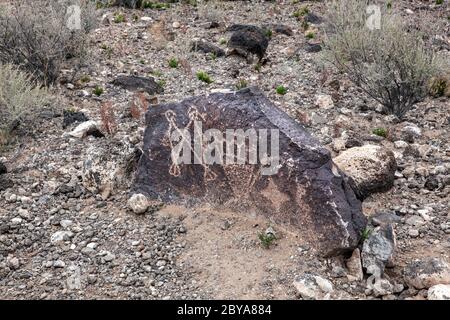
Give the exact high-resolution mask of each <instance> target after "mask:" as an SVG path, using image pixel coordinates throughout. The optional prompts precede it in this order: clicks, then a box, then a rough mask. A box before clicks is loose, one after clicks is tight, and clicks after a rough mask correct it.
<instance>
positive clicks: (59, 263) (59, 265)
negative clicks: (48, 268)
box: [53, 260, 66, 268]
mask: <svg viewBox="0 0 450 320" xmlns="http://www.w3.org/2000/svg"><path fill="white" fill-rule="evenodd" d="M65 266H66V264H65V262H64V261H62V260H56V261H55V262H53V267H54V268H64V267H65Z"/></svg>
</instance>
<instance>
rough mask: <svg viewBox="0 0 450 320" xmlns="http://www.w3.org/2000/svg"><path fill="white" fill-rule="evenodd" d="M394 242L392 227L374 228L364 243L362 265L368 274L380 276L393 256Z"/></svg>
mask: <svg viewBox="0 0 450 320" xmlns="http://www.w3.org/2000/svg"><path fill="white" fill-rule="evenodd" d="M395 246H396V241H395V233H394V228H393V227H392V225H383V226H380V227H377V228H375V229H374V230H373V231H372V232H371V233H370V236H369V238H368V239H367V240H366V241H364V244H363V249H362V254H361V258H362V265H363V267H364V268H365V269H366V272H367V273H368V274H373V275H378V276H381V275H382V274H383V272H384V268H385V266H386V264H387V263H388V262H390V261H391V260H392V258H393V256H394V251H395Z"/></svg>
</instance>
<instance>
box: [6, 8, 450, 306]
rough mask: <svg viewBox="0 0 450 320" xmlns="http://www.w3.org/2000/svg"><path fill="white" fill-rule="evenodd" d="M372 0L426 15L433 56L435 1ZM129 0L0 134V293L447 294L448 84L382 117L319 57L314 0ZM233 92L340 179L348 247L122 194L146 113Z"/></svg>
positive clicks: (255, 221) (440, 46) (449, 23)
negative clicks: (263, 108) (300, 137)
mask: <svg viewBox="0 0 450 320" xmlns="http://www.w3.org/2000/svg"><path fill="white" fill-rule="evenodd" d="M389 3H390V2H389ZM390 6H391V9H392V10H394V11H395V13H397V14H398V15H399V16H401V17H403V18H405V19H407V20H408V21H410V23H411V24H412V25H414V24H416V25H419V26H427V27H428V26H431V25H433V26H434V25H435V26H437V28H436V29H433V30H431V31H428V32H430V33H429V34H428V40H429V41H428V42H429V45H430V46H432V47H433V48H434V50H435V51H437V52H438V53H439V54H440V55H441V56H442V57H444V60H446V61H447V62H449V61H450V20H449V19H450V6H449V2H448V1H447V0H444V1H442V3H440V2H439V1H418V0H415V1H392V4H391V5H390ZM146 7H147V8H144V9H139V8H135V9H133V8H128V7H119V6H111V7H109V6H108V7H107V6H105V7H103V6H101V5H99V6H98V9H97V10H96V16H97V26H96V27H95V28H94V29H93V30H92V31H90V32H89V34H88V37H89V38H88V42H87V44H86V48H85V49H86V52H87V55H86V57H85V58H84V59H83V60H82V63H81V64H79V63H78V60H77V59H68V60H66V61H64V65H63V67H62V68H61V71H60V74H59V76H58V79H57V81H56V82H54V84H52V85H51V86H50V91H51V94H52V95H53V96H54V97H55V99H57V103H55V105H54V106H52V107H43V108H35V109H33V110H32V113H33V115H34V120H33V123H32V125H31V126H28V127H26V128H25V127H24V126H20V125H18V126H17V128H14V134H13V138H12V139H10V140H9V141H8V143H2V139H1V135H0V298H1V299H111V298H112V299H220V298H222V299H248V298H250V299H419V300H422V299H450V210H449V203H450V143H449V139H450V130H449V129H450V100H449V95H448V93H449V92H450V88H449V86H450V80H449V82H448V83H446V85H447V87H445V88H443V92H444V93H443V94H442V95H439V96H437V95H431V94H430V95H427V96H426V97H425V99H423V100H422V101H420V102H418V103H416V104H414V106H413V107H412V108H411V109H410V110H409V111H408V112H407V113H406V115H405V116H404V118H403V119H398V118H397V117H395V116H394V115H392V114H388V113H387V112H386V109H385V108H383V106H382V105H381V104H380V103H378V102H377V101H375V100H374V99H373V98H371V97H370V96H369V95H367V94H366V92H364V90H361V88H360V87H358V86H356V85H355V83H354V82H352V81H350V79H349V77H348V76H346V75H345V74H343V73H340V72H338V71H337V70H336V69H335V68H334V67H333V66H332V65H330V64H328V63H325V58H324V55H323V53H324V51H325V50H324V49H325V48H324V45H323V41H324V38H325V34H324V31H323V28H324V25H325V24H326V22H327V20H326V19H327V15H326V4H325V2H322V1H290V0H289V1H273V2H271V1H207V2H200V1H191V2H185V1H181V2H179V3H178V2H177V3H170V4H169V3H158V4H157V3H152V4H151V5H147V6H146ZM249 26H250V27H249ZM0 49H1V45H0ZM0 59H1V55H0ZM74 60H77V61H74ZM0 61H1V60H0ZM447 76H448V74H447ZM0 78H1V77H0ZM250 87H255V88H258V90H260V91H261V93H262V94H263V95H264V96H265V97H267V99H268V100H270V101H271V103H273V105H274V107H278V108H279V109H280V110H282V111H284V112H285V113H286V114H287V115H288V116H289V118H291V119H293V120H294V121H295V122H296V123H298V124H299V125H301V126H302V128H304V129H305V131H306V132H309V133H310V134H311V135H312V136H313V137H314V139H317V143H318V144H320V148H323V150H324V151H323V152H324V153H326V154H327V157H329V160H330V162H329V163H330V166H331V159H333V163H334V164H335V165H336V167H337V168H339V169H333V171H332V169H331V167H330V168H329V170H328V171H326V172H327V174H328V173H329V172H330V173H331V172H333V173H336V170H339V172H341V174H342V177H344V176H345V177H347V176H348V177H349V178H348V179H347V178H345V182H341V185H346V184H348V186H351V189H352V190H353V191H351V193H352V195H353V194H354V196H355V197H357V200H356V198H355V200H354V201H355V203H356V204H355V207H357V206H360V207H359V209H358V210H359V211H358V212H361V217H362V215H363V216H364V217H365V218H364V219H367V226H364V227H361V228H360V230H359V229H358V228H359V227H358V226H357V227H355V230H359V232H358V234H357V235H356V233H355V237H356V236H357V238H354V239H353V240H352V241H353V242H355V243H354V244H353V245H352V246H345V245H340V246H339V249H342V248H343V247H345V248H347V249H349V247H351V250H342V251H339V252H338V253H337V252H334V254H331V255H324V252H323V251H324V250H323V248H322V247H320V246H316V245H315V242H314V241H311V239H312V238H314V237H315V236H317V235H316V234H315V233H321V232H324V234H325V231H323V230H322V229H321V228H319V227H317V229H313V230H311V229H310V228H309V229H308V230H307V231H305V230H303V229H302V228H305V226H308V227H309V226H310V225H314V223H315V222H316V221H310V220H304V221H303V220H302V223H300V224H295V223H289V221H287V220H289V219H285V220H283V219H277V218H273V217H275V211H274V212H273V214H274V216H273V217H272V216H271V213H270V212H266V213H265V214H260V212H259V211H258V210H256V211H255V212H250V211H248V212H247V211H245V210H244V211H242V210H238V209H237V208H236V207H235V206H233V207H230V206H216V205H215V204H213V203H205V202H201V203H200V204H196V205H195V206H192V205H189V203H178V202H171V201H166V200H167V199H165V200H163V201H156V200H157V199H152V200H149V199H147V198H145V197H144V199H142V198H139V197H134V198H133V197H132V195H133V193H134V192H133V190H134V186H133V181H134V180H135V175H136V170H137V169H138V167H139V166H141V165H142V162H141V163H139V160H140V159H141V158H142V157H143V152H145V149H144V147H143V146H144V131H145V129H146V124H148V123H150V122H151V119H150V120H149V119H147V120H146V119H144V115H145V112H146V111H147V110H148V109H149V108H150V109H151V108H160V106H161V105H164V104H166V103H174V104H175V103H179V102H180V101H183V100H184V99H187V98H190V97H196V96H202V95H211V94H217V95H219V96H220V95H221V94H223V95H226V94H227V93H229V92H234V91H236V90H244V91H245V90H247V88H250ZM445 92H446V93H445ZM0 98H1V92H0ZM0 107H2V100H1V99H0ZM2 110H3V109H0V111H2ZM158 110H159V109H158ZM148 114H151V112H148ZM155 117H156V115H155ZM258 119H259V118H258ZM236 121H238V119H237V120H236ZM152 137H153V136H152V135H150V134H146V139H151V138H152ZM301 145H302V144H299V146H301ZM290 146H292V145H290ZM299 148H300V147H299ZM317 148H318V147H317ZM314 152H316V151H314ZM327 159H328V158H327ZM168 160H169V159H168ZM308 161H312V160H310V159H308ZM327 161H328V160H327ZM305 162H306V161H305ZM303 163H304V162H302V165H303ZM321 165H323V163H321ZM333 168H334V165H333ZM139 172H141V171H139ZM317 172H319V171H317ZM243 176H245V175H243ZM234 179H235V180H233V181H240V179H237V180H236V178H234ZM241 179H243V178H242V177H241ZM342 179H343V180H344V178H342ZM163 182H165V181H162V183H163ZM195 185H196V183H195V181H194V182H192V184H188V185H185V186H184V187H185V188H186V189H190V188H192V189H193V188H194V187H195ZM305 188H306V187H305ZM342 188H344V189H345V188H347V187H342ZM348 188H349V187H348ZM257 190H258V191H260V190H259V189H257ZM277 190H278V189H277ZM334 190H335V189H333V191H334ZM339 190H341V189H339ZM191 191H192V190H191ZM269 191H271V190H269ZM192 192H193V191H192ZM244 192H245V191H244ZM330 192H331V191H330ZM349 192H350V191H349ZM271 195H273V193H271V194H269V196H271ZM275 196H276V195H275ZM330 197H331V196H330ZM324 199H325V198H321V199H315V200H314V201H315V202H314V203H312V202H310V203H305V204H304V207H302V209H301V210H297V212H309V211H308V210H310V208H311V207H314V206H316V205H317V206H319V204H320V202H321V201H327V200H324ZM159 200H161V199H159ZM273 201H274V203H278V202H277V201H278V200H277V198H275V200H273ZM280 208H281V207H278V208H277V209H278V211H277V214H278V213H279V214H280V216H282V214H283V212H282V211H283V210H282V209H280ZM355 210H356V209H355ZM356 211H357V210H356ZM356 211H354V212H356ZM280 212H281V213H280ZM312 212H316V211H314V210H312ZM352 212H353V211H352ZM354 212H353V213H354ZM355 215H356V214H355ZM324 216H325V214H324ZM302 217H303V216H302ZM308 217H309V216H308ZM312 217H314V216H312ZM272 218H273V219H272ZM289 218H291V216H289ZM324 219H325V218H324ZM330 219H331V218H330ZM352 219H353V220H352ZM358 219H359V218H358ZM355 220H357V219H356V218H355V217H354V216H352V217H351V218H349V221H355ZM362 220H363V219H362V218H361V220H358V221H362ZM323 221H325V222H323ZM328 222H329V221H328V220H326V219H325V220H321V223H322V224H323V223H325V224H326V223H328ZM358 223H359V222H358ZM358 223H356V224H358ZM322 224H321V226H322ZM299 230H301V232H299ZM345 230H347V229H345ZM354 232H356V231H354ZM333 234H334V233H333ZM306 235H308V236H309V235H310V236H311V237H312V238H311V239H309V238H308V237H307V236H306ZM314 239H315V238H314Z"/></svg>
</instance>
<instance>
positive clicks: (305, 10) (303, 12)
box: [293, 7, 309, 18]
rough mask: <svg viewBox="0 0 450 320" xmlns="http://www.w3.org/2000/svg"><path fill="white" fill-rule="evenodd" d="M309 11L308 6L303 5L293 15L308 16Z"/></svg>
mask: <svg viewBox="0 0 450 320" xmlns="http://www.w3.org/2000/svg"><path fill="white" fill-rule="evenodd" d="M308 13H309V9H308V7H302V8H300V9H298V10H297V11H295V12H294V14H293V16H294V17H296V18H299V17H303V16H306V15H307V14H308Z"/></svg>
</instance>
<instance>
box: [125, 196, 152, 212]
mask: <svg viewBox="0 0 450 320" xmlns="http://www.w3.org/2000/svg"><path fill="white" fill-rule="evenodd" d="M149 205H150V204H149V201H148V199H147V197H146V196H144V195H143V194H140V193H136V194H133V196H131V198H130V199H128V207H129V208H130V209H131V210H132V211H133V212H134V213H136V214H142V213H145V212H146V211H147V209H148V207H149Z"/></svg>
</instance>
